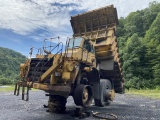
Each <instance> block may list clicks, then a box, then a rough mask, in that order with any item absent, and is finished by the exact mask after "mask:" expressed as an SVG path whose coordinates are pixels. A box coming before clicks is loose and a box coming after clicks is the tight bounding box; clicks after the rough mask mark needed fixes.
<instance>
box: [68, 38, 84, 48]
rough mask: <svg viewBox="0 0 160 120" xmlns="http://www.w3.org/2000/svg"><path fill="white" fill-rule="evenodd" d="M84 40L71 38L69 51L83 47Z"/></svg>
mask: <svg viewBox="0 0 160 120" xmlns="http://www.w3.org/2000/svg"><path fill="white" fill-rule="evenodd" d="M82 40H83V39H82V38H81V37H77V38H70V40H69V44H68V49H72V48H73V47H79V46H80V45H81V41H82Z"/></svg>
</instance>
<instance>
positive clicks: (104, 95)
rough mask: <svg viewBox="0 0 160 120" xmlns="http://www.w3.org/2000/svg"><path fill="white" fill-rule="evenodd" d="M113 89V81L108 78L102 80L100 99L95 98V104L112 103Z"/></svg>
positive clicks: (101, 105)
mask: <svg viewBox="0 0 160 120" xmlns="http://www.w3.org/2000/svg"><path fill="white" fill-rule="evenodd" d="M111 89H112V85H111V82H110V81H109V80H107V79H101V80H100V91H99V92H100V99H94V101H95V105H96V106H99V107H103V106H106V105H109V104H110V101H109V100H110V94H109V92H110V91H111Z"/></svg>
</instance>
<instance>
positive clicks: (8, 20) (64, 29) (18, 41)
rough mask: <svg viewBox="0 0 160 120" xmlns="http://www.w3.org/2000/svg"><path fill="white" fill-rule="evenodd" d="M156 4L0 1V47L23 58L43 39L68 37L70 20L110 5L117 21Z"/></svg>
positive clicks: (104, 0)
mask: <svg viewBox="0 0 160 120" xmlns="http://www.w3.org/2000/svg"><path fill="white" fill-rule="evenodd" d="M152 1H158V2H160V0H0V46H1V47H7V48H10V49H14V50H16V51H19V52H21V53H22V54H25V55H27V54H28V53H29V51H28V50H29V48H30V47H31V46H35V47H36V46H38V47H39V46H42V41H43V40H44V39H45V38H50V37H57V36H60V38H61V41H65V40H66V39H67V37H71V36H72V29H71V26H70V16H72V15H76V14H79V13H83V12H85V11H88V10H93V9H96V8H100V7H104V6H107V5H111V4H113V5H114V6H115V7H116V8H117V11H118V17H126V16H127V15H128V14H129V13H130V12H133V11H136V10H141V9H144V8H146V7H148V5H149V2H152Z"/></svg>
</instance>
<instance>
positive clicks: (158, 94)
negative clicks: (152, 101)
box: [126, 89, 160, 99]
mask: <svg viewBox="0 0 160 120" xmlns="http://www.w3.org/2000/svg"><path fill="white" fill-rule="evenodd" d="M126 93H127V94H135V95H142V96H146V97H150V98H159V99H160V90H137V89H130V90H129V91H128V90H126Z"/></svg>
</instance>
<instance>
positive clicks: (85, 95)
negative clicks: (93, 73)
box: [73, 84, 93, 107]
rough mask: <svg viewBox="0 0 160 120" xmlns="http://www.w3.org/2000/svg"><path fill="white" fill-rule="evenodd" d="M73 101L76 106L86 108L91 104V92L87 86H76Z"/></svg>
mask: <svg viewBox="0 0 160 120" xmlns="http://www.w3.org/2000/svg"><path fill="white" fill-rule="evenodd" d="M73 99H74V102H75V104H76V105H78V106H84V107H88V106H90V104H91V103H92V99H93V91H92V87H91V86H89V85H83V84H79V85H77V86H76V88H75V90H74V93H73Z"/></svg>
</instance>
